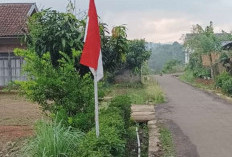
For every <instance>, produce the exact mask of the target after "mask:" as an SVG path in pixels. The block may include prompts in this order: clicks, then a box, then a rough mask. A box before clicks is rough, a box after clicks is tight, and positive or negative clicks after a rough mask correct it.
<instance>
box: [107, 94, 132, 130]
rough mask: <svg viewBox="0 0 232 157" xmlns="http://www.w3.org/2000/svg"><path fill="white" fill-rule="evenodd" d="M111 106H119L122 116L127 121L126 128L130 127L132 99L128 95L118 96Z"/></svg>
mask: <svg viewBox="0 0 232 157" xmlns="http://www.w3.org/2000/svg"><path fill="white" fill-rule="evenodd" d="M110 107H116V108H119V109H120V110H121V111H122V115H121V116H122V117H123V119H124V122H125V129H128V128H129V126H130V117H131V99H130V97H128V96H117V97H115V98H114V99H113V100H112V101H111V103H110Z"/></svg>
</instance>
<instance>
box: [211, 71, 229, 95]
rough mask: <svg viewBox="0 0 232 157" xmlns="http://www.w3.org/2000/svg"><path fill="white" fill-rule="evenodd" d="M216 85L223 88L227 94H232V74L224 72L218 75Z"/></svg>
mask: <svg viewBox="0 0 232 157" xmlns="http://www.w3.org/2000/svg"><path fill="white" fill-rule="evenodd" d="M215 86H216V87H217V88H221V89H222V91H223V92H224V93H226V94H229V95H232V76H231V75H230V74H229V73H227V72H224V73H222V74H220V75H219V76H217V77H216V82H215Z"/></svg>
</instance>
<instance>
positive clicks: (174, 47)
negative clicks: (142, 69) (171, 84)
mask: <svg viewBox="0 0 232 157" xmlns="http://www.w3.org/2000/svg"><path fill="white" fill-rule="evenodd" d="M147 48H149V49H150V50H151V51H152V55H151V58H150V60H149V61H148V63H149V67H150V68H151V69H152V71H153V72H156V73H159V72H161V71H162V69H163V66H164V64H165V63H166V62H168V61H170V60H178V61H180V62H181V63H184V59H185V53H184V50H183V46H182V45H181V44H179V43H178V42H174V43H173V44H160V43H148V44H147Z"/></svg>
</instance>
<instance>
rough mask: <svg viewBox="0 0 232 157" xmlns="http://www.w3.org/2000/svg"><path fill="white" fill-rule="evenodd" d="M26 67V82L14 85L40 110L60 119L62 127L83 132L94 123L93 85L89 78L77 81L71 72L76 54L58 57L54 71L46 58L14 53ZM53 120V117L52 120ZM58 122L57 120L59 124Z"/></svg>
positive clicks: (31, 53) (86, 76) (74, 74)
mask: <svg viewBox="0 0 232 157" xmlns="http://www.w3.org/2000/svg"><path fill="white" fill-rule="evenodd" d="M15 53H16V54H17V55H20V56H23V57H24V59H25V61H26V64H25V66H24V71H25V72H26V74H27V81H24V82H18V83H19V84H20V86H21V89H22V93H23V94H24V95H25V96H26V97H27V98H29V99H30V100H32V101H35V102H37V103H38V104H39V105H40V106H41V107H42V109H43V110H45V111H49V112H50V113H52V114H54V115H56V114H57V113H58V117H61V119H63V123H66V124H67V125H71V126H74V127H78V128H80V129H81V130H82V131H87V130H89V129H90V128H92V126H93V122H94V100H93V98H94V96H93V93H94V92H93V83H92V79H91V77H90V75H89V74H86V75H85V76H83V77H81V76H80V75H79V73H78V72H77V71H76V69H75V68H74V64H75V58H76V57H78V55H79V54H80V52H77V51H73V53H72V57H68V55H66V54H65V53H62V52H61V53H60V54H61V55H62V56H63V58H61V59H60V60H59V64H60V66H59V67H57V68H54V67H53V65H52V62H51V58H50V54H49V53H45V54H43V55H42V56H41V57H39V56H38V55H37V54H36V53H35V52H33V51H29V50H19V49H16V50H15ZM54 117H55V116H54ZM61 119H59V120H61Z"/></svg>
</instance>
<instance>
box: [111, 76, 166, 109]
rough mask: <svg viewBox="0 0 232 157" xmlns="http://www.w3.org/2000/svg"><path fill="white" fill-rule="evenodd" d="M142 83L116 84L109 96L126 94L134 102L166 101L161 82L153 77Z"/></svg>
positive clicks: (156, 102) (154, 102)
mask: <svg viewBox="0 0 232 157" xmlns="http://www.w3.org/2000/svg"><path fill="white" fill-rule="evenodd" d="M146 78H147V79H149V80H146V81H144V83H143V84H141V83H131V84H118V85H117V84H116V85H114V86H113V87H112V92H111V93H110V94H109V96H117V95H122V94H125V95H127V96H129V97H130V98H131V100H132V104H148V103H152V104H159V103H163V102H164V93H163V91H162V89H161V88H160V86H159V84H158V83H157V82H156V81H155V80H154V79H153V78H151V77H146Z"/></svg>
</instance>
